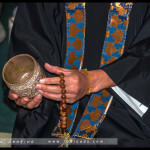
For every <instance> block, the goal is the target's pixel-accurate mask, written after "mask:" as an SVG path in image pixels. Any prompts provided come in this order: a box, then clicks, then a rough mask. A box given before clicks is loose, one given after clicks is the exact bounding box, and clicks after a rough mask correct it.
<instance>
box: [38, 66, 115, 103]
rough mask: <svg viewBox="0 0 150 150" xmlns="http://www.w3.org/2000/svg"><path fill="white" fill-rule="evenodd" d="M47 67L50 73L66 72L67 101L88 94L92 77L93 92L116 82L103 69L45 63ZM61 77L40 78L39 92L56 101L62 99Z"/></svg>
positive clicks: (70, 101) (73, 100) (71, 101)
mask: <svg viewBox="0 0 150 150" xmlns="http://www.w3.org/2000/svg"><path fill="white" fill-rule="evenodd" d="M45 68H46V70H47V71H49V72H50V73H54V74H57V75H58V74H59V73H60V72H62V73H64V75H65V77H64V79H65V85H66V97H67V98H66V102H67V103H70V104H73V103H75V102H76V101H78V100H80V99H81V98H82V97H84V96H85V95H87V94H88V91H89V88H90V77H89V75H90V76H91V80H92V90H91V92H98V91H100V90H102V89H104V88H108V87H112V86H115V83H114V82H113V81H112V80H111V79H110V78H109V76H108V75H107V74H106V73H105V72H104V71H103V70H101V69H99V70H93V71H89V74H88V73H87V72H86V71H78V70H70V69H65V68H60V67H57V66H52V65H49V64H48V63H46V64H45ZM59 82H60V78H59V77H51V78H44V79H41V80H40V82H39V83H40V84H37V86H36V87H37V89H38V90H39V91H38V92H39V93H40V94H41V95H43V96H44V97H46V98H48V99H52V100H55V101H61V88H60V83H59Z"/></svg>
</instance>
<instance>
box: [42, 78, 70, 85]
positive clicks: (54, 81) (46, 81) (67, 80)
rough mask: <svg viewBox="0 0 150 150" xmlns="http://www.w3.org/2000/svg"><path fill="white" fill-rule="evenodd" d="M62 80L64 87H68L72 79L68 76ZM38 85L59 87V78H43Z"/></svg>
mask: <svg viewBox="0 0 150 150" xmlns="http://www.w3.org/2000/svg"><path fill="white" fill-rule="evenodd" d="M64 80H65V85H70V83H71V82H72V80H73V78H71V77H70V76H66V77H64ZM39 83H41V84H55V85H60V78H59V77H51V78H43V79H40V81H39Z"/></svg>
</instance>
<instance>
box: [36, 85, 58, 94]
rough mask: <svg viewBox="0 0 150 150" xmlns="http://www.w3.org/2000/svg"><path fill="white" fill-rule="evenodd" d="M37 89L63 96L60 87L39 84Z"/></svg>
mask: <svg viewBox="0 0 150 150" xmlns="http://www.w3.org/2000/svg"><path fill="white" fill-rule="evenodd" d="M36 88H37V89H38V90H42V91H43V92H49V93H55V94H61V88H60V86H58V85H45V84H37V85H36Z"/></svg>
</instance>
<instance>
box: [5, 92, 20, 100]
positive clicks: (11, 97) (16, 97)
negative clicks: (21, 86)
mask: <svg viewBox="0 0 150 150" xmlns="http://www.w3.org/2000/svg"><path fill="white" fill-rule="evenodd" d="M8 97H9V99H11V100H15V99H18V98H19V96H18V95H17V94H15V93H13V92H12V91H11V90H10V91H9V95H8Z"/></svg>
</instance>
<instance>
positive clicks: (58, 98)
mask: <svg viewBox="0 0 150 150" xmlns="http://www.w3.org/2000/svg"><path fill="white" fill-rule="evenodd" d="M38 92H39V93H40V94H41V95H43V96H44V97H46V98H48V99H51V100H55V101H61V100H62V97H61V95H62V94H55V93H48V92H43V91H41V90H39V91H38ZM75 98H76V95H75V94H66V99H75Z"/></svg>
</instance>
